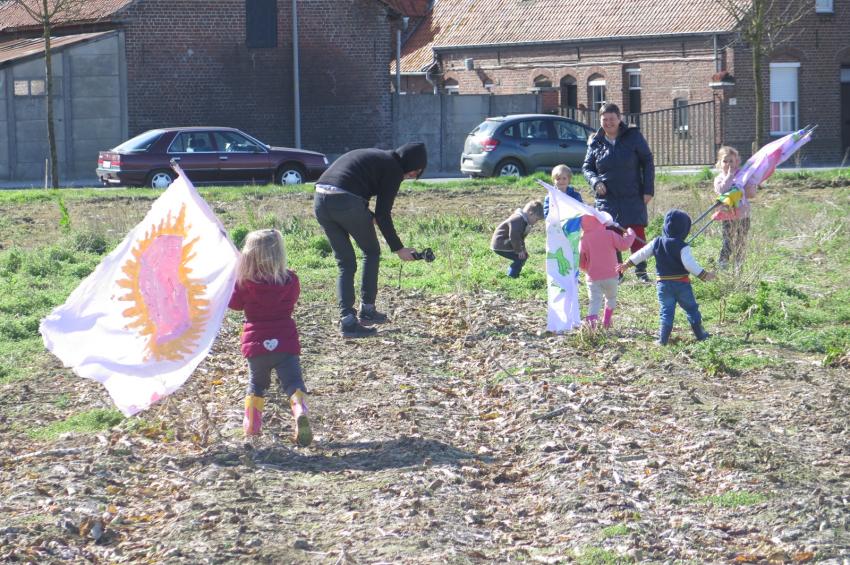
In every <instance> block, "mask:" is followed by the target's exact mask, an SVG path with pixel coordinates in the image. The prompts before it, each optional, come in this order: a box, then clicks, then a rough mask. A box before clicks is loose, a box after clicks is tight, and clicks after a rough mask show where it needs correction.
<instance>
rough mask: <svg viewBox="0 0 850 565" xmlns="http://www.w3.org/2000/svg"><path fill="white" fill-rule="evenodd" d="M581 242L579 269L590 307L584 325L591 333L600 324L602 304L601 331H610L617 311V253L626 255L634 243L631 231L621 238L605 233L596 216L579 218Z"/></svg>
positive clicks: (610, 232) (615, 234) (633, 235)
mask: <svg viewBox="0 0 850 565" xmlns="http://www.w3.org/2000/svg"><path fill="white" fill-rule="evenodd" d="M581 229H582V234H581V240H580V242H579V264H578V265H579V269H581V270H582V271H584V272H585V276H586V279H587V296H588V298H589V304H588V309H587V317H585V319H584V321H585V323H586V324H587V325H588V326H589V327H590V328H591V329H594V328H596V326H597V322H598V321H599V311H600V310H601V308H602V301H603V298H604V300H605V314H604V315H603V317H602V327H604V328H606V329H608V328H610V327H611V321H612V318H613V316H614V308H616V307H617V287H618V286H619V284H620V281H619V279H618V277H617V251H625V250H626V249H628V248H630V247H631V246H632V243H633V242H634V240H635V231H634V230H633V229H632V228H629V229H627V230H626V233H625V235H621V234H620V233H617V232H616V231H614V230H609V229H606V228H605V226H604V225H603V224H602V222H600V221H599V220H598V219H597V218H596V217H595V216H591V215H589V214H587V215H584V216H582V217H581Z"/></svg>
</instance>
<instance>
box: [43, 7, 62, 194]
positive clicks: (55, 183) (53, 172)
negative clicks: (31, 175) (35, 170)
mask: <svg viewBox="0 0 850 565" xmlns="http://www.w3.org/2000/svg"><path fill="white" fill-rule="evenodd" d="M42 6H43V8H44V12H43V13H44V14H47V13H48V11H47V0H42ZM42 23H43V24H44V75H45V88H46V89H47V92H46V93H45V94H46V95H47V97H46V101H47V145H48V147H49V150H50V186H52V187H53V188H59V162H58V158H57V155H56V131H55V128H54V127H53V60H52V57H51V51H50V31H51V30H50V19H49V18H47V17H45V18H44V20H43V22H42Z"/></svg>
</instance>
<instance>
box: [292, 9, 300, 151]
mask: <svg viewBox="0 0 850 565" xmlns="http://www.w3.org/2000/svg"><path fill="white" fill-rule="evenodd" d="M300 75H301V70H300V69H299V68H298V0H292V99H293V104H292V106H293V112H294V121H293V129H294V130H295V147H296V148H297V149H300V148H301V77H300Z"/></svg>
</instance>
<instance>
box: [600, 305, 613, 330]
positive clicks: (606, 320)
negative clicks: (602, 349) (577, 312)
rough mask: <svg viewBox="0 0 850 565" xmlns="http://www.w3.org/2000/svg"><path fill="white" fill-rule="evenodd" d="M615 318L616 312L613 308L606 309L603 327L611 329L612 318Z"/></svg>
mask: <svg viewBox="0 0 850 565" xmlns="http://www.w3.org/2000/svg"><path fill="white" fill-rule="evenodd" d="M613 317H614V310H613V309H611V308H606V309H605V314H604V315H603V316H602V327H603V328H605V329H606V330H607V329H609V328H610V327H611V318H613Z"/></svg>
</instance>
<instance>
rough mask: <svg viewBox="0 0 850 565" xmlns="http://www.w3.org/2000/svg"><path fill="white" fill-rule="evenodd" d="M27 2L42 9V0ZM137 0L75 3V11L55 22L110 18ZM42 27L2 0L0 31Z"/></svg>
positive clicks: (9, 2)
mask: <svg viewBox="0 0 850 565" xmlns="http://www.w3.org/2000/svg"><path fill="white" fill-rule="evenodd" d="M26 1H27V4H29V5H33V6H36V8H35V9H36V11H40V9H39V8H38V6H40V5H41V0H26ZM134 1H135V0H86V1H85V2H80V3H79V4H75V6H79V8H78V9H75V10H73V12H70V11H69V13H67V14H64V15H60V16H59V17H57V18H56V19H55V21H54V24H63V23H69V22H80V23H83V22H92V21H96V20H100V19H105V18H108V17H109V16H112V15H113V14H115V13H117V12H119V11H120V10H121V9H122V8H124V7H125V6H127V5H128V4H131V3H132V2H134ZM31 27H40V25H39V24H37V23H36V22H35V21H34V20H33V19H32V17H30V15H29V14H28V13H27V12H26V10H24V9H23V8H22V7H21V6H19V5H18V4H17V3H16V2H12V1H11V0H5V1H3V0H0V32H3V31H10V30H14V29H19V28H31Z"/></svg>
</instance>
